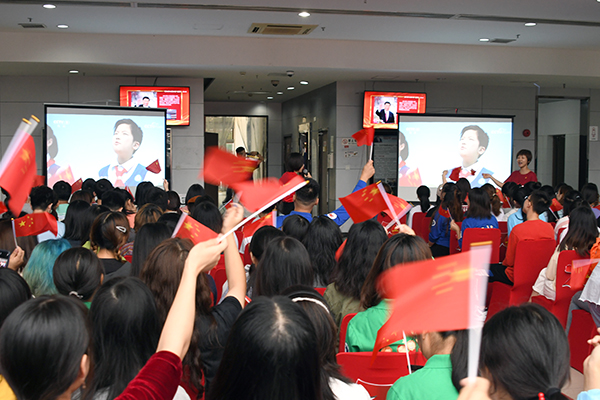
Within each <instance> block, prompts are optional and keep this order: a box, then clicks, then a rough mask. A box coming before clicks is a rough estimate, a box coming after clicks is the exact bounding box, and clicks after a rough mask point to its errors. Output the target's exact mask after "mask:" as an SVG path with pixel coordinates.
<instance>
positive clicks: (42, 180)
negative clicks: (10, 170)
mask: <svg viewBox="0 0 600 400" xmlns="http://www.w3.org/2000/svg"><path fill="white" fill-rule="evenodd" d="M45 184H46V177H45V176H44V175H36V176H35V177H34V178H33V187H37V186H43V185H45Z"/></svg>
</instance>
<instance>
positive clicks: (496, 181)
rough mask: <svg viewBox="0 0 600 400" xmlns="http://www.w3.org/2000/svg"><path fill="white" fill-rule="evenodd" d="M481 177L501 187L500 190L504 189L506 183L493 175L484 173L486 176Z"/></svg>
mask: <svg viewBox="0 0 600 400" xmlns="http://www.w3.org/2000/svg"><path fill="white" fill-rule="evenodd" d="M481 176H483V177H484V178H485V179H491V180H493V181H494V183H495V184H496V185H498V186H499V187H500V189H502V186H504V182H500V181H499V180H498V179H496V178H494V176H493V175H492V174H485V173H484V174H481Z"/></svg>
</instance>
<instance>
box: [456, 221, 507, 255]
mask: <svg viewBox="0 0 600 400" xmlns="http://www.w3.org/2000/svg"><path fill="white" fill-rule="evenodd" d="M500 235H501V233H500V229H496V228H468V229H465V232H464V235H463V239H462V251H469V250H470V249H471V245H472V244H474V243H483V242H492V258H491V261H490V263H492V264H497V263H499V262H500Z"/></svg>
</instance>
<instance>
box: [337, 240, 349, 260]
mask: <svg viewBox="0 0 600 400" xmlns="http://www.w3.org/2000/svg"><path fill="white" fill-rule="evenodd" d="M347 240H348V239H344V241H343V242H342V244H341V245H340V247H338V249H337V250H336V251H335V261H340V257H342V253H343V252H344V249H345V248H346V241H347Z"/></svg>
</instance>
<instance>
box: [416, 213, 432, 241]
mask: <svg viewBox="0 0 600 400" xmlns="http://www.w3.org/2000/svg"><path fill="white" fill-rule="evenodd" d="M425 215H426V214H425V213H423V212H417V213H414V214H413V219H412V228H413V231H415V233H416V235H417V236H420V237H422V238H423V239H425V241H426V242H428V241H429V231H428V232H427V234H425V232H423V228H424V225H423V220H424V219H428V218H427V217H426V216H425Z"/></svg>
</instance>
